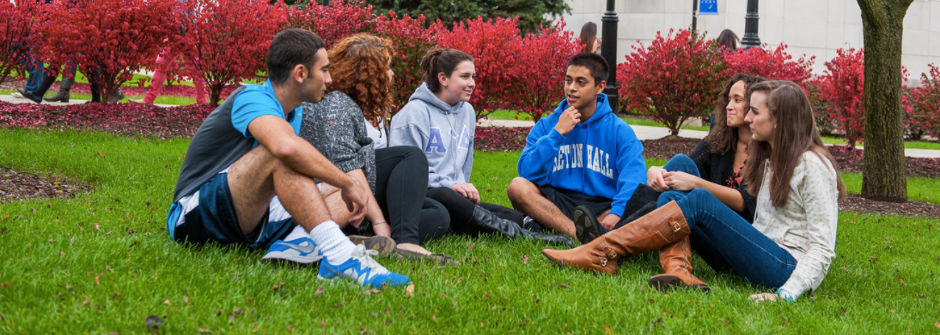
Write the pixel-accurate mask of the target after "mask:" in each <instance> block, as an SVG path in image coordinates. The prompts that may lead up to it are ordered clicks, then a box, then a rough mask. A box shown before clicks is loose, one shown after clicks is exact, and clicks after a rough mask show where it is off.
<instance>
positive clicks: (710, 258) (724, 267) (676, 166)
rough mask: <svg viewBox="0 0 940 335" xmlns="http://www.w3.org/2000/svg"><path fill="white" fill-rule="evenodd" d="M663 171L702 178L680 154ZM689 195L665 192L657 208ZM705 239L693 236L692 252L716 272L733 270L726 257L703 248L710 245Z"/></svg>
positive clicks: (670, 191) (691, 237)
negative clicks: (678, 172) (680, 172)
mask: <svg viewBox="0 0 940 335" xmlns="http://www.w3.org/2000/svg"><path fill="white" fill-rule="evenodd" d="M663 169H665V170H666V171H682V172H685V173H688V174H690V175H693V176H696V177H701V174H699V171H698V166H697V165H695V162H694V161H692V158H689V156H686V155H684V154H678V155H675V156H673V157H672V158H670V159H669V161H668V162H666V165H663ZM688 194H689V192H688V191H676V190H668V191H665V192H663V193H662V194H660V195H659V198H658V199H657V200H656V207H662V206H663V205H665V204H667V203H669V202H670V201H673V200H676V201H678V200H679V199H682V198H685V197H686V196H687V195H688ZM703 238H704V236H702V235H695V234H693V235H691V236H689V242H690V243H692V250H695V253H697V254H698V255H699V256H702V259H704V260H705V263H708V266H710V267H711V268H712V269H715V271H719V272H724V271H729V270H731V265H728V262H726V261H725V259H724V257H722V256H721V254H719V253H718V252H717V250H714V249H713V248H703V247H702V246H703V245H709V244H710V243H709V241H707V240H703Z"/></svg>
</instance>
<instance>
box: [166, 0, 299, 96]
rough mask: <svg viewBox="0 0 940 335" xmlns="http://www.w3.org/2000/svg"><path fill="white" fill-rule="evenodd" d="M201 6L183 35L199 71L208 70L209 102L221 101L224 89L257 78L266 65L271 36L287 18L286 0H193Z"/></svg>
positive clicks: (193, 2)
mask: <svg viewBox="0 0 940 335" xmlns="http://www.w3.org/2000/svg"><path fill="white" fill-rule="evenodd" d="M189 3H190V4H192V5H194V6H196V7H195V8H197V9H199V12H198V14H197V15H196V17H195V20H194V22H193V23H192V24H191V25H187V26H188V27H189V28H188V29H187V31H186V37H185V38H184V39H183V41H184V43H185V45H186V46H185V50H186V52H187V54H188V55H187V57H190V58H191V59H192V60H193V64H195V67H196V68H197V69H198V71H197V73H198V72H202V73H205V76H206V84H207V85H208V86H209V104H211V105H216V104H218V102H219V98H220V96H221V93H222V90H223V89H224V88H225V87H226V86H228V85H235V84H237V83H239V82H241V81H242V80H244V79H251V78H254V76H255V73H257V72H258V71H260V70H262V69H264V68H265V63H264V59H265V56H266V54H267V52H268V47H269V46H270V45H271V39H273V38H274V35H275V34H276V33H277V32H279V31H281V29H282V28H283V27H284V25H285V23H286V22H287V8H286V6H284V4H283V3H282V2H278V3H277V4H274V5H270V4H268V3H267V2H266V1H242V0H190V2H189Z"/></svg>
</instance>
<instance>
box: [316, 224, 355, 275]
mask: <svg viewBox="0 0 940 335" xmlns="http://www.w3.org/2000/svg"><path fill="white" fill-rule="evenodd" d="M310 238H311V239H313V242H314V243H316V244H317V247H318V248H320V251H321V252H323V257H326V259H327V260H329V261H330V264H333V265H339V264H342V263H343V262H345V261H346V260H347V259H349V257H350V254H351V253H352V251H353V249H354V248H355V245H354V244H353V243H352V241H350V240H349V238H348V237H346V235H344V234H343V232H342V231H341V230H340V229H339V225H337V224H336V222H333V220H330V221H324V222H323V223H321V224H318V225H317V226H316V227H313V230H311V231H310Z"/></svg>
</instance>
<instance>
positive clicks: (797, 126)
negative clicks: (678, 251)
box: [543, 81, 845, 301]
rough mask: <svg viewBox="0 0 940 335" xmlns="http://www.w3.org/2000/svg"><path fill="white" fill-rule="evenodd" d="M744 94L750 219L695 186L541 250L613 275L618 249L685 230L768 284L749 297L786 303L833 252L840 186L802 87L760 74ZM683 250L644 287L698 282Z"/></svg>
mask: <svg viewBox="0 0 940 335" xmlns="http://www.w3.org/2000/svg"><path fill="white" fill-rule="evenodd" d="M748 96H749V97H750V98H749V99H750V110H749V111H748V114H747V117H746V118H745V120H746V122H747V123H748V124H749V126H750V129H751V136H752V139H753V142H752V143H751V145H750V147H749V151H750V153H749V157H750V159H749V160H748V163H747V166H746V167H745V171H744V178H745V181H746V184H747V185H749V186H748V187H749V188H750V190H749V191H750V192H751V193H752V194H757V210H756V214H755V218H754V224H753V225H751V224H750V223H748V222H747V220H745V219H744V218H742V217H741V216H740V215H738V214H737V213H735V212H734V211H733V210H732V209H730V208H728V207H727V206H726V205H724V204H722V203H721V201H719V200H718V199H717V198H715V196H713V195H712V194H711V193H709V192H708V191H706V190H694V191H692V192H690V193H689V195H688V196H687V197H686V198H683V199H680V200H678V201H673V202H670V203H669V204H667V205H666V206H663V207H661V208H659V209H657V210H655V211H653V212H651V213H650V214H648V215H646V216H644V217H641V218H640V219H637V220H636V221H633V222H631V223H630V224H627V225H626V226H624V227H622V228H619V229H617V230H614V231H611V232H609V233H607V234H605V235H603V236H601V237H600V238H597V239H595V240H594V241H592V242H591V243H588V244H584V245H582V246H580V247H578V248H575V249H570V250H563V251H560V250H543V254H545V255H546V256H547V257H548V258H550V259H551V260H553V261H555V262H558V263H559V264H564V265H569V266H573V267H577V268H581V269H585V270H592V271H596V272H603V273H608V274H613V273H614V272H615V271H616V269H617V259H619V258H620V256H623V255H630V254H636V253H641V252H647V251H652V250H655V249H658V248H663V247H668V246H670V245H672V244H673V243H676V242H677V241H680V240H683V239H686V238H688V236H689V235H690V234H693V235H695V237H697V238H700V239H701V240H702V241H705V242H704V243H703V245H701V247H703V248H709V249H711V250H713V251H715V252H716V254H719V255H721V257H723V258H724V260H725V261H726V262H727V263H728V264H729V265H730V266H731V268H732V269H733V270H734V272H735V273H736V274H738V275H740V276H742V277H744V279H745V280H747V281H748V282H750V283H752V284H754V285H756V286H760V287H767V288H772V289H774V290H775V292H774V293H769V292H768V293H758V294H754V295H752V296H751V297H750V298H751V299H753V300H757V301H765V300H777V299H782V300H786V301H794V300H796V299H797V298H799V297H800V296H801V295H802V294H804V293H805V292H807V291H810V290H813V289H815V288H817V287H818V286H819V284H820V283H822V281H823V279H824V278H825V277H826V274H827V272H828V270H829V264H830V263H831V262H832V259H833V258H834V257H835V245H836V230H837V224H838V213H839V208H838V198H839V197H840V196H841V195H843V194H844V193H845V186H844V185H843V184H842V180H841V179H840V178H839V175H838V173H837V167H836V163H835V160H834V159H833V158H832V155H830V154H829V151H828V150H827V149H826V147H825V146H824V145H823V143H822V139H821V138H820V137H819V133H818V132H817V131H816V124H815V121H814V120H813V112H812V107H810V103H809V99H808V98H807V97H806V94H805V93H804V92H803V90H802V89H801V88H799V87H798V86H796V85H795V84H793V83H792V82H788V81H769V82H763V83H758V84H755V85H754V86H752V87H751V88H749V89H748ZM690 257H691V250H686V251H685V252H684V255H677V257H675V258H676V259H673V260H662V265H663V268H664V269H665V273H664V274H660V275H656V276H654V277H653V278H650V282H649V283H650V285H651V286H654V287H657V288H667V287H672V286H679V287H685V286H690V287H695V288H700V289H705V290H707V289H708V286H707V285H705V283H704V282H701V281H700V280H698V278H695V277H694V276H693V275H692V268H691V265H690V264H691V263H689V262H688V259H689V258H690Z"/></svg>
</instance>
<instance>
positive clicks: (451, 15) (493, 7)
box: [366, 0, 571, 33]
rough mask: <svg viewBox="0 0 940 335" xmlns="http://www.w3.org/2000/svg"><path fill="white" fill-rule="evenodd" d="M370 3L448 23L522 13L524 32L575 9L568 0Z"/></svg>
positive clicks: (373, 0)
mask: <svg viewBox="0 0 940 335" xmlns="http://www.w3.org/2000/svg"><path fill="white" fill-rule="evenodd" d="M366 3H368V4H371V5H372V6H373V7H375V10H376V14H385V13H388V11H389V10H392V11H395V13H396V14H398V15H401V14H408V15H410V16H412V17H416V16H418V15H419V14H423V15H424V16H425V17H427V19H428V20H427V21H426V22H428V23H433V22H434V20H436V19H440V20H441V22H443V23H444V24H445V25H447V26H448V27H451V26H452V24H453V22H456V21H462V20H465V19H470V18H476V17H478V16H482V17H483V18H484V19H490V18H496V17H506V18H512V17H516V16H518V17H519V29H520V30H522V32H523V33H527V32H535V31H537V30H538V28H539V25H545V26H546V27H547V26H548V25H550V24H551V23H552V21H553V20H552V19H554V18H555V17H558V16H561V15H562V14H565V13H570V12H571V7H569V6H568V4H567V3H565V1H564V0H480V1H471V0H450V1H439V0H366ZM546 17H551V18H552V19H545V18H546Z"/></svg>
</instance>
